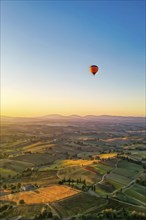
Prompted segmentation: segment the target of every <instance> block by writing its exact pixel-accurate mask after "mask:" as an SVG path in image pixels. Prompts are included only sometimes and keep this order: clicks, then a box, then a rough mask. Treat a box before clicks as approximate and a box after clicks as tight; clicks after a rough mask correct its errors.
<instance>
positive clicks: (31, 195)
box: [0, 186, 79, 204]
mask: <svg viewBox="0 0 146 220" xmlns="http://www.w3.org/2000/svg"><path fill="white" fill-rule="evenodd" d="M78 193H79V191H77V190H74V189H72V188H70V187H67V186H50V187H45V188H40V189H37V190H34V191H27V192H19V193H14V194H10V195H7V196H1V197H0V200H5V201H13V202H16V203H17V204H19V201H20V200H24V202H25V204H41V203H50V202H54V201H57V200H60V199H64V198H66V197H70V196H73V195H75V194H78Z"/></svg>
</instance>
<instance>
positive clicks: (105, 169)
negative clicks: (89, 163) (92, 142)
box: [94, 163, 112, 175]
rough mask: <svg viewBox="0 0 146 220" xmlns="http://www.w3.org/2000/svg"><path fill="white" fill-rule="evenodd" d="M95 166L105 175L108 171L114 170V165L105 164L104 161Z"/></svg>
mask: <svg viewBox="0 0 146 220" xmlns="http://www.w3.org/2000/svg"><path fill="white" fill-rule="evenodd" d="M94 168H95V169H96V170H97V171H98V172H99V173H100V174H101V175H104V174H105V173H107V172H108V171H111V170H112V167H110V166H107V165H104V164H102V163H98V164H97V165H94Z"/></svg>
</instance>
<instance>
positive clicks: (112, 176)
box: [106, 173, 131, 185]
mask: <svg viewBox="0 0 146 220" xmlns="http://www.w3.org/2000/svg"><path fill="white" fill-rule="evenodd" d="M106 178H107V179H109V180H113V181H116V182H118V183H121V184H122V185H127V184H128V183H130V181H131V180H130V179H128V178H127V177H125V176H122V175H119V174H116V173H110V174H108V175H107V176H106Z"/></svg>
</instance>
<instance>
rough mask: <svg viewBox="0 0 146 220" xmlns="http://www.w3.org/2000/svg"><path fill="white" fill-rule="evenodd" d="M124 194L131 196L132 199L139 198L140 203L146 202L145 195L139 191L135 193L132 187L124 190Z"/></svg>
mask: <svg viewBox="0 0 146 220" xmlns="http://www.w3.org/2000/svg"><path fill="white" fill-rule="evenodd" d="M125 194H126V195H128V196H130V197H132V198H133V199H136V200H139V202H140V203H141V202H142V203H145V204H146V198H145V195H142V194H140V193H137V192H136V191H135V190H133V189H128V190H127V191H125Z"/></svg>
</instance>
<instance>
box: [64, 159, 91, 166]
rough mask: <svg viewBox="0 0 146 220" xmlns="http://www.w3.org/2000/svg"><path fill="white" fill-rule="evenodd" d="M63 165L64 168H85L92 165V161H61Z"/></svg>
mask: <svg viewBox="0 0 146 220" xmlns="http://www.w3.org/2000/svg"><path fill="white" fill-rule="evenodd" d="M62 163H63V165H65V166H73V165H75V166H87V165H91V164H93V161H92V160H82V159H80V160H63V161H62Z"/></svg>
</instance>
